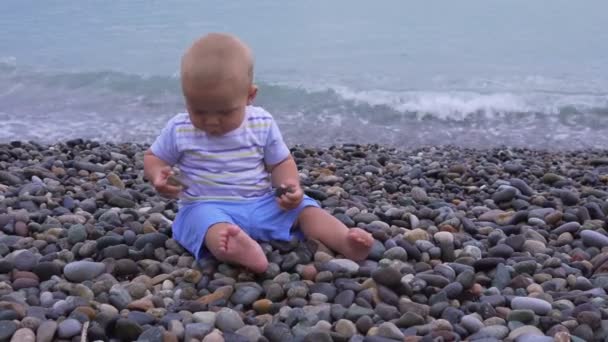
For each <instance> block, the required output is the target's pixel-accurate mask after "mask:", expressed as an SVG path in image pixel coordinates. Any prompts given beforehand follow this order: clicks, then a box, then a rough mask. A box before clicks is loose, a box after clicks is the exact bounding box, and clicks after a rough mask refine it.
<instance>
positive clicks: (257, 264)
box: [220, 226, 268, 273]
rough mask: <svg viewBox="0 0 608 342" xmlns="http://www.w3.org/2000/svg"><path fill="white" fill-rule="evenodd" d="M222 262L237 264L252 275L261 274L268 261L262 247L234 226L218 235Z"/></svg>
mask: <svg viewBox="0 0 608 342" xmlns="http://www.w3.org/2000/svg"><path fill="white" fill-rule="evenodd" d="M220 243H221V247H220V252H221V254H222V255H221V257H222V259H223V261H227V262H231V263H235V264H239V265H241V266H244V267H246V268H248V269H249V270H251V271H252V272H254V273H263V272H264V271H266V269H267V268H268V260H267V259H266V255H264V251H262V247H260V245H259V244H258V243H257V242H255V240H253V239H252V238H251V237H249V235H247V234H245V233H244V232H243V231H242V230H240V229H239V228H238V227H236V226H229V227H228V228H227V229H226V230H225V231H224V232H222V234H221V235H220Z"/></svg>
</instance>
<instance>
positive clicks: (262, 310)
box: [253, 299, 272, 314]
mask: <svg viewBox="0 0 608 342" xmlns="http://www.w3.org/2000/svg"><path fill="white" fill-rule="evenodd" d="M271 308H272V301H271V300H269V299H260V300H257V301H255V302H254V303H253V309H254V310H255V311H256V312H257V313H259V314H266V313H269V312H270V309H271Z"/></svg>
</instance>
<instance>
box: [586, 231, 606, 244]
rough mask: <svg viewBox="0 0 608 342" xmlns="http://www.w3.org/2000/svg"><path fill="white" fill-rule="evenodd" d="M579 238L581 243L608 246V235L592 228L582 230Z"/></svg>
mask: <svg viewBox="0 0 608 342" xmlns="http://www.w3.org/2000/svg"><path fill="white" fill-rule="evenodd" d="M581 238H582V240H583V243H584V244H585V245H587V246H590V247H598V248H602V247H605V246H608V236H606V235H604V234H601V233H598V232H596V231H593V230H583V231H582V232H581Z"/></svg>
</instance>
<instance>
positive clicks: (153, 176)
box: [144, 149, 183, 198]
mask: <svg viewBox="0 0 608 342" xmlns="http://www.w3.org/2000/svg"><path fill="white" fill-rule="evenodd" d="M144 176H145V177H146V178H147V179H148V180H149V181H150V182H152V184H153V185H154V188H156V191H158V192H159V193H161V194H162V195H164V196H167V197H170V198H176V197H177V196H178V195H179V193H180V191H182V190H183V186H181V185H176V184H175V183H173V179H175V178H174V173H173V170H171V166H170V165H169V164H167V163H166V162H164V161H163V160H162V159H160V158H158V157H157V156H155V155H154V153H152V151H151V150H149V149H148V150H147V151H146V152H145V153H144Z"/></svg>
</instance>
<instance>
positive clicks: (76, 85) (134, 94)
mask: <svg viewBox="0 0 608 342" xmlns="http://www.w3.org/2000/svg"><path fill="white" fill-rule="evenodd" d="M0 70H1V71H3V75H2V76H0V85H1V86H2V87H1V88H0V89H3V91H2V92H0V97H4V98H5V97H7V96H11V95H14V96H17V93H18V92H19V91H23V92H25V91H31V89H38V90H39V91H41V92H42V91H51V92H52V93H55V95H56V96H57V97H59V98H61V97H62V96H64V97H68V98H69V97H70V95H74V94H80V93H81V92H83V91H86V92H87V93H88V94H90V96H104V98H106V99H107V97H111V96H115V97H117V98H122V99H124V100H127V99H128V101H130V102H131V103H133V102H135V103H137V102H138V101H139V102H142V103H145V100H146V99H157V98H159V97H161V98H164V99H166V100H169V101H176V100H177V101H180V99H179V98H180V97H181V93H180V85H179V78H178V76H177V75H170V76H158V75H137V74H127V73H122V72H116V71H91V72H37V71H28V70H22V69H20V68H19V67H18V66H17V65H16V63H15V61H14V60H12V59H10V58H5V59H3V60H1V61H0ZM259 86H260V92H259V94H260V98H259V100H260V101H261V102H262V104H264V105H266V106H270V107H273V108H277V109H279V110H285V111H286V110H290V111H304V112H311V111H317V112H321V111H325V112H327V111H332V112H334V113H333V114H343V115H344V114H349V113H357V114H359V116H361V115H363V116H365V114H366V113H369V114H374V115H377V114H379V112H384V115H386V116H387V117H388V118H395V117H398V116H399V115H406V116H408V117H409V118H412V117H415V118H418V119H428V118H429V117H430V118H433V119H436V120H447V121H465V120H467V119H470V118H475V119H483V118H485V119H493V118H497V117H502V116H504V115H508V114H510V113H531V114H544V115H558V114H580V113H584V114H589V113H598V114H604V113H606V112H607V111H608V92H602V91H601V90H600V91H596V92H592V93H581V92H570V91H565V92H564V91H555V90H552V91H548V90H543V89H535V90H529V91H524V90H522V91H518V92H514V91H493V92H488V91H487V90H485V89H480V90H477V91H476V90H473V89H467V90H459V89H455V88H454V89H442V90H439V91H436V90H408V91H387V90H374V89H370V90H354V89H352V88H349V87H345V86H341V85H336V86H320V87H318V86H317V87H310V86H292V85H288V84H273V83H271V82H266V83H265V82H261V83H260V84H259ZM119 102H120V101H119ZM271 109H272V108H271Z"/></svg>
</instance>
